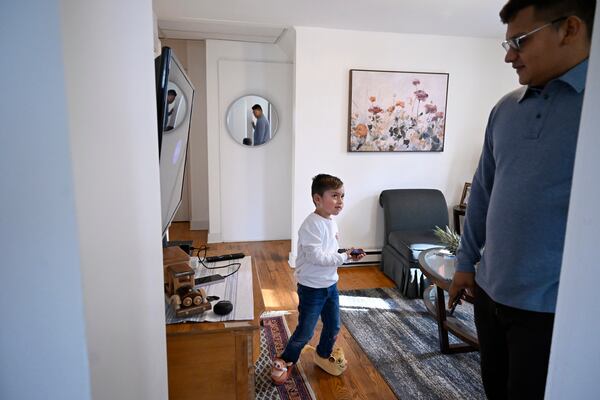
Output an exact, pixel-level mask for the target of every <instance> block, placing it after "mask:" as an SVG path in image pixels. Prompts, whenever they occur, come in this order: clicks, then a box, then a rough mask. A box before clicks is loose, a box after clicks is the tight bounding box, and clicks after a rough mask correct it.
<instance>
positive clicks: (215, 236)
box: [206, 232, 223, 243]
mask: <svg viewBox="0 0 600 400" xmlns="http://www.w3.org/2000/svg"><path fill="white" fill-rule="evenodd" d="M206 241H207V242H208V243H222V242H223V238H222V237H221V232H215V233H212V232H208V238H207V239H206Z"/></svg>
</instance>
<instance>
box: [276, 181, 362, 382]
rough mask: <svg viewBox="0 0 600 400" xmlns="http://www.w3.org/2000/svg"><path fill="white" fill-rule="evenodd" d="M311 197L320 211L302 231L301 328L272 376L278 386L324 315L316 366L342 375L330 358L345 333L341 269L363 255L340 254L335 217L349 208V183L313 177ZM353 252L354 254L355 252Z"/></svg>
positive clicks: (298, 274)
mask: <svg viewBox="0 0 600 400" xmlns="http://www.w3.org/2000/svg"><path fill="white" fill-rule="evenodd" d="M311 192H312V199H313V203H314V204H315V211H314V212H313V213H311V214H310V215H309V216H308V217H306V219H305V220H304V222H303V223H302V226H300V230H299V231H298V257H297V258H296V272H295V275H296V280H297V281H298V298H299V300H300V304H299V305H298V312H299V315H298V326H297V327H296V330H295V331H294V334H293V335H292V336H291V337H290V340H289V341H288V344H287V346H286V348H285V350H284V351H283V353H282V354H281V356H280V357H279V358H276V359H275V360H274V361H273V369H272V370H271V378H272V380H273V382H274V383H275V384H282V383H284V382H285V381H286V380H287V379H288V378H289V376H290V375H291V371H292V368H293V365H294V364H295V363H296V362H297V361H298V359H299V358H300V353H301V352H302V349H303V348H304V346H305V345H306V343H308V341H309V340H310V339H311V337H312V336H313V333H314V329H315V326H316V324H317V321H318V319H319V316H321V320H322V321H323V330H322V332H321V338H320V340H319V345H318V346H317V348H316V354H315V363H316V364H317V365H318V366H319V367H321V368H322V369H324V370H325V371H327V372H329V373H331V374H334V375H339V374H340V373H341V372H342V371H343V369H345V365H344V366H343V368H342V369H341V370H340V368H339V367H338V366H336V365H334V364H335V358H334V357H331V354H332V352H333V344H334V343H335V339H336V337H337V334H338V332H339V330H340V312H339V300H338V290H337V281H338V274H337V268H338V267H339V266H340V265H342V264H343V263H344V262H345V261H346V260H348V258H352V259H353V260H355V261H357V260H360V259H361V258H363V257H364V256H365V254H364V252H356V251H355V252H354V253H360V254H354V253H352V250H354V249H350V250H347V251H345V252H343V253H338V248H339V244H338V227H337V224H336V223H335V222H334V221H333V220H332V219H331V216H332V215H338V214H339V213H340V211H342V208H343V206H344V184H343V182H342V181H341V180H340V179H339V178H336V177H335V176H331V175H326V174H320V175H317V176H315V177H314V178H313V182H312V187H311ZM351 253H352V254H351Z"/></svg>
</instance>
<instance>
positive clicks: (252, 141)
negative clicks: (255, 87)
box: [226, 96, 279, 147]
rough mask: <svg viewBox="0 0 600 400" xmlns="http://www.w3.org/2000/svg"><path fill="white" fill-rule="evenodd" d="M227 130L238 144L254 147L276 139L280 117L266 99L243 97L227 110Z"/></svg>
mask: <svg viewBox="0 0 600 400" xmlns="http://www.w3.org/2000/svg"><path fill="white" fill-rule="evenodd" d="M226 123H227V130H228V131H229V134H230V135H231V137H232V138H233V140H235V141H236V142H237V143H239V144H242V145H245V146H248V147H252V146H260V145H263V144H265V143H268V142H269V141H270V140H272V139H273V137H275V133H277V127H278V125H279V116H278V115H277V111H276V110H275V107H273V104H271V102H270V101H269V100H267V99H265V98H264V97H260V96H243V97H240V98H239V99H237V100H236V101H234V102H233V103H231V105H230V106H229V109H228V110H227V120H226Z"/></svg>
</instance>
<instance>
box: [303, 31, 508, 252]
mask: <svg viewBox="0 0 600 400" xmlns="http://www.w3.org/2000/svg"><path fill="white" fill-rule="evenodd" d="M295 31H296V64H295V70H296V72H295V98H294V101H295V129H294V143H293V147H294V167H293V171H294V172H293V178H292V179H293V194H292V196H293V204H294V206H293V212H292V218H293V222H292V235H293V241H292V252H293V253H295V251H296V245H295V243H296V239H297V238H296V233H297V230H298V228H299V226H300V224H301V223H302V221H303V220H304V218H305V217H306V215H307V214H308V213H310V212H311V211H312V210H313V209H314V206H313V204H312V202H311V197H310V184H311V178H312V177H313V176H314V175H316V174H317V173H320V172H323V173H330V174H333V175H336V176H338V177H340V178H341V179H342V180H343V181H344V183H345V188H346V203H345V209H344V211H342V214H341V215H340V216H339V217H338V218H337V222H338V225H339V226H340V232H341V243H342V245H344V246H360V247H367V248H380V247H381V246H382V244H383V216H382V215H383V213H382V210H381V209H380V207H379V204H378V196H379V193H380V192H381V191H382V190H384V189H395V188H436V189H440V190H442V192H443V193H444V195H445V196H446V201H447V202H448V206H449V207H451V206H452V205H454V204H457V203H458V201H459V198H460V194H461V191H462V187H463V184H464V182H465V181H471V179H472V176H473V174H474V172H475V168H476V165H477V161H478V159H479V155H480V152H481V146H482V144H483V136H484V129H485V125H486V122H487V117H488V114H489V112H490V110H491V108H492V107H493V105H494V104H495V102H496V101H497V100H499V98H500V97H501V96H502V95H503V94H505V93H506V92H507V91H509V90H511V89H513V88H515V87H516V86H517V85H518V83H517V80H516V76H515V74H514V73H513V72H512V69H511V68H510V66H508V65H505V64H504V62H503V58H504V50H503V49H502V48H501V46H500V44H499V42H500V40H501V38H498V40H490V39H476V38H464V37H442V36H429V35H406V34H391V33H376V32H357V31H343V30H332V29H320V28H306V27H296V28H295ZM350 69H373V70H391V71H419V72H448V73H449V74H450V78H449V88H448V105H447V120H446V142H445V148H444V152H443V153H385V154H381V153H370V154H360V153H347V152H346V146H347V134H348V96H349V87H348V85H349V70H350ZM291 262H293V255H292V259H291Z"/></svg>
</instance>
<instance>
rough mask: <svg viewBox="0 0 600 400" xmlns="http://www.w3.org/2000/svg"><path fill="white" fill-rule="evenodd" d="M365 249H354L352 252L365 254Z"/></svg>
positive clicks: (351, 253)
mask: <svg viewBox="0 0 600 400" xmlns="http://www.w3.org/2000/svg"><path fill="white" fill-rule="evenodd" d="M364 253H365V251H364V250H363V249H354V250H352V251H351V252H350V255H351V256H360V255H361V254H364Z"/></svg>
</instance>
